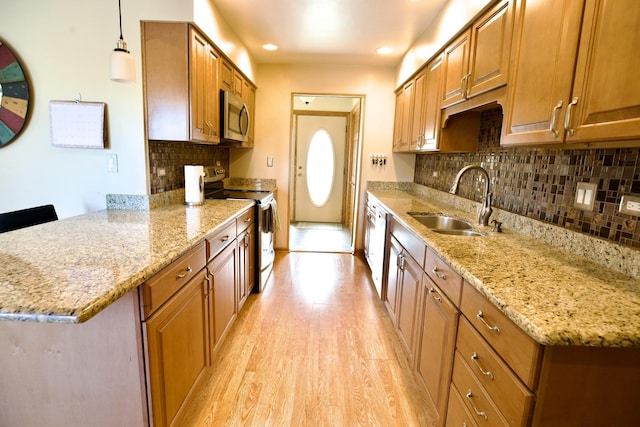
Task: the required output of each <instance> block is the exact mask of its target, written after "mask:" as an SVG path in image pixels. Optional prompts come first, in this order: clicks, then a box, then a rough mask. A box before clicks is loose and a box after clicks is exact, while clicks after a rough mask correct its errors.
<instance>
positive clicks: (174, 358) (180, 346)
mask: <svg viewBox="0 0 640 427" xmlns="http://www.w3.org/2000/svg"><path fill="white" fill-rule="evenodd" d="M204 279H205V271H204V270H202V271H201V272H200V273H198V275H197V276H196V277H194V278H193V279H192V280H191V281H189V283H188V284H186V285H185V286H184V287H183V288H182V289H180V291H178V292H177V293H176V294H175V295H174V296H173V297H172V298H171V299H170V300H169V301H167V303H165V305H163V306H162V307H161V308H160V309H159V310H158V311H156V312H155V313H154V314H153V315H152V316H151V317H150V318H149V319H148V320H147V321H146V322H144V323H143V325H144V331H145V338H146V350H147V361H148V370H149V372H148V378H149V381H150V383H151V401H152V407H153V421H154V425H156V426H168V425H170V424H171V423H172V422H173V421H174V419H175V418H176V416H177V415H178V413H179V411H180V409H181V408H182V407H183V406H184V404H185V402H186V400H187V397H188V396H189V393H190V392H191V390H192V389H193V388H194V387H195V385H196V384H197V382H198V380H199V379H200V376H201V375H202V373H203V372H204V370H205V368H206V366H207V363H208V341H207V310H206V290H207V287H206V286H205V280H204Z"/></svg>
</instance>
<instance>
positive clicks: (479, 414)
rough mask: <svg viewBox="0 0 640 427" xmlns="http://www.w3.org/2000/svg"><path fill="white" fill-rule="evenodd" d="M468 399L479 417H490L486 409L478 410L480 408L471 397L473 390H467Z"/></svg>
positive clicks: (486, 418)
mask: <svg viewBox="0 0 640 427" xmlns="http://www.w3.org/2000/svg"><path fill="white" fill-rule="evenodd" d="M466 396H467V399H468V400H469V402H470V403H471V407H472V408H473V410H474V411H475V412H476V415H477V416H479V417H482V418H484V419H485V421H486V420H488V419H489V417H487V413H486V412H484V411H478V409H477V408H476V405H474V404H473V400H471V398H472V397H473V394H471V390H469V391H467V395H466Z"/></svg>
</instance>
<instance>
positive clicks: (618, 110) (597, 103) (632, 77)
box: [565, 0, 640, 143]
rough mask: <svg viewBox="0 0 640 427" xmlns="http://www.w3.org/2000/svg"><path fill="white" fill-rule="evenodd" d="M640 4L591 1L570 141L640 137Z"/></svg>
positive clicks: (578, 68)
mask: <svg viewBox="0 0 640 427" xmlns="http://www.w3.org/2000/svg"><path fill="white" fill-rule="evenodd" d="M639 28H640V2H638V1H637V0H616V1H602V0H587V2H586V5H585V11H584V17H583V23H582V32H581V35H580V47H579V50H578V58H577V66H576V74H575V78H574V83H573V92H572V95H571V99H567V102H571V104H570V107H569V111H568V113H567V115H566V116H565V119H566V120H565V123H566V141H567V142H569V143H571V142H574V141H575V142H592V141H607V140H624V139H636V138H638V137H640V80H639V79H638V77H637V73H638V70H640V55H639V54H638V47H639V46H640V31H639V30H638V29H639Z"/></svg>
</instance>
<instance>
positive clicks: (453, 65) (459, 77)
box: [442, 30, 471, 108]
mask: <svg viewBox="0 0 640 427" xmlns="http://www.w3.org/2000/svg"><path fill="white" fill-rule="evenodd" d="M470 42H471V31H470V30H467V31H465V32H464V34H462V35H461V36H460V37H458V38H457V39H456V40H454V41H453V42H452V43H451V44H449V46H447V47H446V48H445V50H444V70H445V71H444V78H443V83H442V86H443V88H444V93H443V95H442V107H443V108H445V107H448V106H450V105H453V104H456V103H458V102H460V101H464V100H465V99H466V92H465V80H466V79H467V74H468V71H467V70H468V69H469V44H470Z"/></svg>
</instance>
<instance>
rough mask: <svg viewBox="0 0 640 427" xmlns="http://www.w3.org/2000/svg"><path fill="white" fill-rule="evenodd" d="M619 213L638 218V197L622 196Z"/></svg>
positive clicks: (639, 200)
mask: <svg viewBox="0 0 640 427" xmlns="http://www.w3.org/2000/svg"><path fill="white" fill-rule="evenodd" d="M620 212H621V213H624V214H627V215H633V216H640V197H639V196H630V195H628V194H627V195H624V196H622V200H620Z"/></svg>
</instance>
